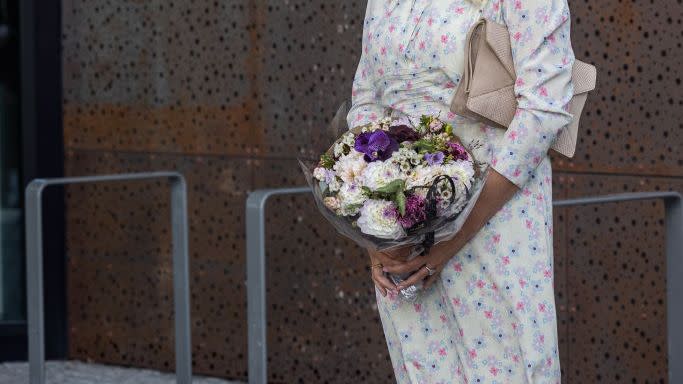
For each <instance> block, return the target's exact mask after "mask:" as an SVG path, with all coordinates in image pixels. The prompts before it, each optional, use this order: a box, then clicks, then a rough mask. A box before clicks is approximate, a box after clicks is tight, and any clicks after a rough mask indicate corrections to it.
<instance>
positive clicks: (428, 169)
mask: <svg viewBox="0 0 683 384" xmlns="http://www.w3.org/2000/svg"><path fill="white" fill-rule="evenodd" d="M443 174H444V173H443V168H442V167H441V166H429V165H419V166H417V167H415V169H413V172H412V173H411V174H410V176H409V177H408V179H407V180H406V187H407V188H409V189H410V188H415V187H422V186H426V187H429V186H430V185H431V184H432V181H433V180H434V179H435V178H436V177H437V176H440V175H443Z"/></svg>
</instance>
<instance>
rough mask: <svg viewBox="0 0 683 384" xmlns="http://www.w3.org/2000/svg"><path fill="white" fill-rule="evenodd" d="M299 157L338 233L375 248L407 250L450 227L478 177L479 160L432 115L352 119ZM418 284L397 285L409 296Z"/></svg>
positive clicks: (426, 244)
mask: <svg viewBox="0 0 683 384" xmlns="http://www.w3.org/2000/svg"><path fill="white" fill-rule="evenodd" d="M301 165H302V169H303V171H304V174H305V175H306V179H307V180H308V182H309V184H310V185H311V187H312V188H313V195H314V197H315V201H316V203H317V205H318V208H319V209H320V211H321V213H322V214H323V215H324V216H325V217H326V218H327V219H328V221H330V223H332V224H333V225H334V226H335V228H336V229H337V230H338V231H339V232H340V233H342V234H343V235H345V236H347V237H349V238H351V239H352V240H354V241H356V242H357V243H358V244H359V245H361V246H363V247H366V248H372V249H378V250H383V249H388V248H393V247H399V246H406V245H415V246H416V247H415V252H413V255H412V257H414V256H416V255H418V254H420V253H422V252H427V251H428V250H429V248H430V247H431V246H433V245H434V244H435V243H437V242H439V241H442V240H446V239H448V238H450V237H452V236H453V235H455V233H456V232H457V231H458V230H459V229H460V227H461V226H462V223H463V222H464V219H465V218H466V216H467V214H468V213H469V211H470V210H471V208H472V206H473V205H474V204H473V203H474V201H475V200H476V196H477V195H478V192H479V190H480V187H481V185H482V184H483V176H482V175H483V170H482V167H481V164H479V163H478V162H477V161H476V160H475V159H474V158H473V156H472V153H471V151H470V150H468V149H467V148H466V147H465V146H464V145H463V144H462V143H461V141H460V140H459V138H458V137H456V136H455V135H454V134H453V127H452V126H451V125H450V124H448V123H445V122H443V121H441V120H439V119H438V117H435V116H422V117H421V118H420V120H419V122H416V123H412V122H410V121H401V120H392V119H389V118H386V119H384V120H381V121H379V122H377V123H374V124H370V125H365V126H360V127H356V128H354V129H352V130H348V131H347V132H345V133H344V134H342V135H341V137H340V138H339V139H338V140H337V141H336V142H335V143H334V144H333V145H332V147H330V148H329V150H328V151H327V152H326V153H324V154H323V155H322V156H320V160H319V161H318V162H317V163H315V164H311V163H308V164H307V163H305V162H303V161H301ZM403 278H405V276H392V279H393V280H394V281H395V282H398V281H400V280H401V279H403ZM418 289H419V287H410V288H408V289H407V290H408V291H409V292H402V293H403V294H404V296H406V297H408V298H410V297H414V294H415V293H416V292H417V290H418Z"/></svg>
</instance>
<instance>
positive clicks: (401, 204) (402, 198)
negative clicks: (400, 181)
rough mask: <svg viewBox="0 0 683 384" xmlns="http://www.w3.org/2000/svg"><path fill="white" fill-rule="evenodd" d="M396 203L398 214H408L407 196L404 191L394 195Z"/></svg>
mask: <svg viewBox="0 0 683 384" xmlns="http://www.w3.org/2000/svg"><path fill="white" fill-rule="evenodd" d="M394 203H395V204H396V206H397V207H398V213H400V214H401V216H405V214H406V194H405V193H404V192H403V191H398V192H396V194H395V195H394Z"/></svg>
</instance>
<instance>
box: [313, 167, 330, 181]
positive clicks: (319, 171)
mask: <svg viewBox="0 0 683 384" xmlns="http://www.w3.org/2000/svg"><path fill="white" fill-rule="evenodd" d="M326 174H327V169H326V168H323V167H317V168H316V169H314V170H313V177H315V178H316V179H317V180H318V181H325V176H326Z"/></svg>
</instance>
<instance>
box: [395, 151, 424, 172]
mask: <svg viewBox="0 0 683 384" xmlns="http://www.w3.org/2000/svg"><path fill="white" fill-rule="evenodd" d="M391 161H393V162H395V163H396V164H398V165H399V166H400V167H401V170H403V171H404V172H405V171H407V170H408V169H410V166H411V165H418V164H420V162H421V161H422V155H420V154H419V153H417V152H415V150H413V149H412V148H408V147H401V148H399V149H398V151H396V152H394V153H393V154H392V155H391Z"/></svg>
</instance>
